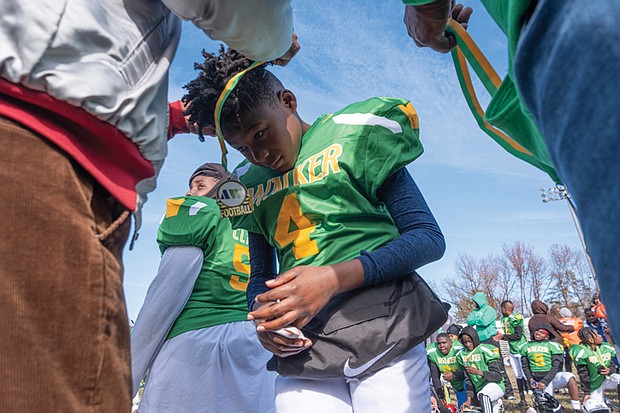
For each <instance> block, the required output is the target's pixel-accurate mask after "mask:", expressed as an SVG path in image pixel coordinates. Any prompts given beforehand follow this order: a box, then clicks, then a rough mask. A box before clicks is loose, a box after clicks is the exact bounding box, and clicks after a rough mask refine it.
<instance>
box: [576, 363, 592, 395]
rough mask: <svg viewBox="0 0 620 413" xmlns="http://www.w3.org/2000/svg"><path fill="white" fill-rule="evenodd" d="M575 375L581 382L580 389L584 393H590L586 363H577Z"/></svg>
mask: <svg viewBox="0 0 620 413" xmlns="http://www.w3.org/2000/svg"><path fill="white" fill-rule="evenodd" d="M577 375H578V376H579V383H580V384H581V391H582V392H583V394H585V395H589V394H590V373H589V372H588V366H587V365H586V364H577Z"/></svg>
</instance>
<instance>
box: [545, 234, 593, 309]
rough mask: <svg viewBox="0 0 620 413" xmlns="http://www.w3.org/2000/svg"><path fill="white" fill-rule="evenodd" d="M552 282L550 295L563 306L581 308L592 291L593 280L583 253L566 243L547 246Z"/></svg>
mask: <svg viewBox="0 0 620 413" xmlns="http://www.w3.org/2000/svg"><path fill="white" fill-rule="evenodd" d="M549 256H550V264H551V272H550V276H551V279H552V284H553V287H554V288H553V293H552V297H553V299H554V300H556V301H558V302H560V303H561V304H562V305H563V306H566V307H572V308H576V307H577V308H579V309H580V310H582V309H583V305H584V304H583V303H589V302H590V299H591V297H592V294H593V292H594V282H593V280H592V275H591V273H590V268H589V267H588V265H587V263H586V261H585V257H584V254H583V252H582V251H581V250H579V249H577V248H571V247H569V246H568V245H564V244H563V245H560V244H553V245H552V246H551V247H550V248H549Z"/></svg>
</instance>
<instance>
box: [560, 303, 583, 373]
mask: <svg viewBox="0 0 620 413" xmlns="http://www.w3.org/2000/svg"><path fill="white" fill-rule="evenodd" d="M559 320H560V322H561V323H562V324H564V325H567V326H572V327H573V328H574V330H573V332H572V333H560V335H561V336H562V340H563V341H564V371H568V372H571V371H572V369H573V359H572V358H571V357H570V353H569V349H570V346H572V345H574V344H579V343H581V339H580V338H579V336H578V334H577V333H578V332H579V330H581V328H582V327H583V321H582V320H581V319H580V318H577V317H573V313H572V312H571V311H570V310H569V309H568V308H566V307H562V308H560V319H559Z"/></svg>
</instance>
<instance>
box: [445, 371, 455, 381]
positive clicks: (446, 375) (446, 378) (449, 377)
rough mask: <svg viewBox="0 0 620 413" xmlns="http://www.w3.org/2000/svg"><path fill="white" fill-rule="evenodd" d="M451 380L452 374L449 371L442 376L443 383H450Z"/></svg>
mask: <svg viewBox="0 0 620 413" xmlns="http://www.w3.org/2000/svg"><path fill="white" fill-rule="evenodd" d="M453 378H454V374H452V372H451V371H449V372H447V373H444V374H443V379H444V380H445V381H452V379H453Z"/></svg>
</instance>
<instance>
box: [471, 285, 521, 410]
mask: <svg viewBox="0 0 620 413" xmlns="http://www.w3.org/2000/svg"><path fill="white" fill-rule="evenodd" d="M471 299H472V301H473V302H474V303H475V304H476V309H475V310H473V311H472V312H471V313H470V314H469V315H468V316H467V325H470V326H473V327H474V328H475V329H476V332H477V333H478V337H479V338H480V342H481V343H485V344H490V345H492V346H495V347H497V349H498V350H500V348H499V341H497V340H495V339H494V337H495V335H496V334H497V325H496V324H497V312H496V311H495V309H494V308H493V307H491V306H490V305H489V302H488V300H487V296H486V294H485V293H483V292H482V291H478V292H476V293H475V294H474V295H473V297H472V298H471ZM500 355H501V351H500ZM500 368H501V370H502V375H503V376H504V386H506V394H505V396H506V398H507V399H508V400H514V399H515V395H514V390H513V389H512V383H511V382H510V378H509V377H508V375H507V374H506V367H505V366H504V362H503V361H502V362H501V363H500Z"/></svg>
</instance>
